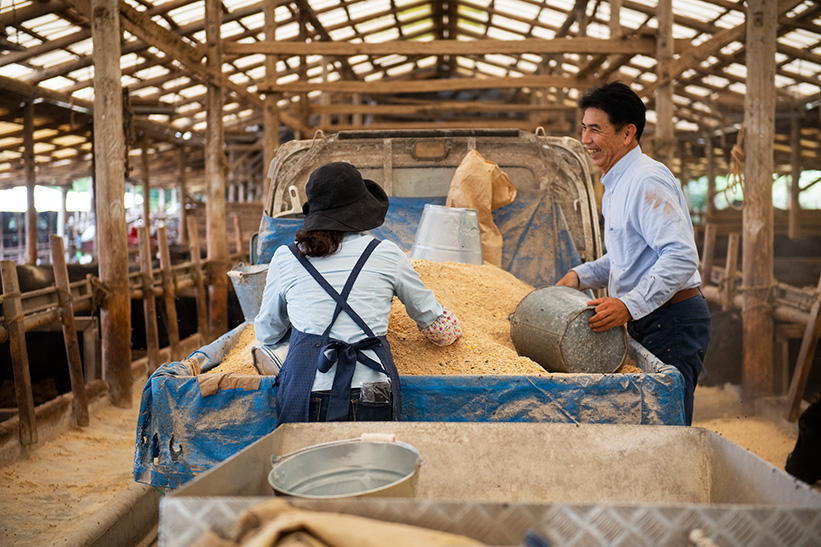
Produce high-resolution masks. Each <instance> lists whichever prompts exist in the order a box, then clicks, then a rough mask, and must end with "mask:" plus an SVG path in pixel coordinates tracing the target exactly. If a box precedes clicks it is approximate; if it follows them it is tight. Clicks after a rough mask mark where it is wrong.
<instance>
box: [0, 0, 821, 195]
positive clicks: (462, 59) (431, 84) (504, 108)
mask: <svg viewBox="0 0 821 547" xmlns="http://www.w3.org/2000/svg"><path fill="white" fill-rule="evenodd" d="M267 3H268V0H265V2H258V1H254V0H223V2H222V7H223V10H222V24H221V35H222V46H223V51H224V58H223V61H224V62H223V64H222V74H223V77H224V78H225V79H224V82H225V84H226V98H225V108H224V111H223V113H224V116H223V118H224V123H225V131H226V149H227V153H228V158H229V161H228V162H227V163H228V165H229V171H230V172H229V180H238V181H240V182H241V181H243V180H245V181H247V182H251V183H253V182H261V179H262V173H263V167H262V164H263V160H262V157H263V155H262V121H263V117H262V104H263V103H262V100H261V99H262V98H264V97H265V94H266V93H269V94H271V93H275V94H276V95H275V96H276V97H277V98H278V105H279V107H280V111H281V115H282V121H283V128H282V130H281V132H280V134H281V138H282V139H283V140H284V139H288V138H293V137H294V136H299V137H301V138H311V137H312V135H313V134H314V132H315V131H316V130H319V129H321V130H322V131H324V132H325V133H328V132H332V131H337V130H341V129H355V128H359V127H364V128H419V127H517V128H520V129H525V130H529V131H533V130H535V129H536V128H537V127H542V128H544V130H545V131H546V132H547V133H548V134H551V133H552V134H557V135H567V134H571V135H577V134H578V132H577V121H576V109H575V103H576V101H577V100H578V97H579V93H580V90H581V91H582V92H583V91H584V89H586V88H587V87H590V86H592V85H595V84H596V83H597V82H601V81H605V80H615V79H619V80H621V81H624V82H625V83H629V84H630V85H631V86H632V87H633V89H634V90H636V91H637V92H638V93H639V94H640V95H642V97H643V98H644V99H645V100H646V102H647V105H648V108H649V112H648V122H649V126H648V135H649V136H650V137H652V133H653V130H654V122H655V112H654V93H653V92H654V90H655V88H656V86H657V85H659V81H658V79H657V77H656V72H657V61H656V56H655V55H654V51H655V50H654V47H655V46H654V43H655V40H654V36H655V32H656V28H657V26H658V22H657V19H656V11H657V5H656V4H657V2H655V1H651V0H621V1H620V2H612V1H610V2H608V1H606V0H453V1H451V0H434V1H429V0H297V1H295V2H282V1H277V0H274V1H273V2H272V3H271V5H272V6H275V10H274V14H275V19H276V24H275V25H273V26H274V27H275V35H276V43H268V44H267V46H266V44H264V43H263V42H265V37H266V22H265V21H266V20H265V15H264V9H263V7H264V4H267ZM619 3H620V4H621V9H620V11H619V14H620V17H619V21H618V24H615V22H612V21H611V19H612V18H611V9H613V5H614V4H616V5H618V4H619ZM90 4H91V3H90V1H89V0H65V1H64V0H40V1H31V0H3V1H2V3H1V4H0V6H1V7H0V53H1V55H0V187H9V186H15V185H20V184H24V183H25V167H24V166H25V162H24V144H23V135H24V110H25V103H26V101H30V100H33V101H34V107H33V108H34V118H33V119H34V122H33V123H34V142H35V144H34V151H35V161H36V165H37V181H38V183H39V184H57V185H61V184H68V183H70V182H71V181H72V180H74V179H76V178H79V177H83V176H88V175H89V174H90V173H91V172H92V154H91V147H92V124H91V113H92V108H93V101H94V87H93V76H94V57H93V44H92V39H91V29H90V24H89V18H88V17H89V16H88V14H89V13H90ZM119 5H120V14H121V21H122V22H123V24H122V28H123V42H122V61H121V68H122V83H123V90H124V97H125V100H124V105H125V109H126V116H125V121H126V131H127V135H128V136H129V142H130V149H131V152H130V154H129V167H130V171H129V177H130V179H131V180H132V182H134V183H136V184H139V183H140V176H141V175H140V159H139V158H140V156H139V154H140V153H141V149H142V147H145V149H146V154H147V155H148V156H149V157H150V158H151V162H150V165H151V181H152V184H159V185H166V186H171V185H174V184H175V182H176V180H177V178H178V176H179V165H180V148H181V147H182V146H184V147H185V156H184V160H183V161H184V163H185V164H186V165H187V172H186V178H187V180H188V182H189V184H191V185H193V186H194V187H195V188H196V186H197V185H198V184H201V181H202V143H203V140H204V137H203V134H204V128H205V114H206V112H205V107H204V105H205V97H206V87H205V85H204V83H203V82H204V80H205V78H206V77H207V75H204V74H205V72H204V69H203V67H204V66H206V65H205V64H203V59H204V57H205V47H206V32H205V4H204V2H203V1H201V0H197V1H191V0H168V1H162V0H156V1H148V0H139V1H138V0H121V1H120V4H119ZM673 11H674V26H673V34H674V38H675V51H676V53H675V56H674V61H673V62H674V67H675V74H676V75H677V77H676V79H675V80H674V103H675V109H674V116H675V126H676V137H677V140H678V141H679V147H678V151H677V158H676V160H674V163H675V165H674V166H673V167H674V170H680V169H681V168H682V159H683V160H684V165H685V169H686V173H687V176H688V177H696V176H699V175H701V174H703V172H704V166H705V161H704V153H705V152H704V149H705V142H706V139H707V138H709V139H710V142H711V143H712V145H713V148H714V152H715V154H716V157H717V158H718V159H719V165H718V169H719V174H721V170H722V169H724V170H725V172H726V169H727V163H726V161H725V160H726V159H728V158H729V151H730V148H731V147H732V145H733V144H734V143H735V139H736V133H737V130H738V127H739V125H740V124H742V123H743V111H744V96H745V93H746V89H745V78H746V72H747V69H746V65H745V51H744V39H745V32H744V31H745V4H744V2H742V1H733V0H673ZM777 32H778V43H777V54H776V63H777V69H776V76H775V78H776V89H777V114H776V126H777V138H776V142H775V149H776V166H777V169H778V170H779V171H781V172H789V169H790V151H791V146H790V142H791V141H790V131H791V128H794V126H795V125H796V121H797V125H798V129H799V131H800V139H801V153H802V160H801V162H802V167H803V168H804V169H821V130H820V129H819V127H821V123H820V122H821V115H819V101H820V100H821V4H819V3H818V2H816V1H814V0H804V1H801V0H781V1H780V2H779V18H778V30H777ZM611 37H621V38H622V39H621V40H620V42H619V44H615V45H614V42H608V43H605V45H604V46H602V43H601V41H602V40H607V39H609V38H611ZM583 38H587V39H591V40H582V39H583ZM571 40H572V41H571ZM319 42H322V44H318V43H319ZM356 44H359V45H358V46H357V45H356ZM379 44H382V46H380V45H379ZM571 44H572V45H571ZM564 45H567V49H564V50H562V49H561V48H562V47H563V46H564ZM268 46H271V47H268ZM266 48H267V49H266ZM323 48H324V49H323ZM570 48H573V49H572V50H574V51H580V50H583V51H582V52H581V53H566V52H565V51H571V49H570ZM264 52H268V53H271V54H274V53H275V54H276V71H275V74H274V76H272V78H273V81H274V82H275V85H272V82H271V80H270V79H269V80H266V66H265V65H266V55H265V54H264ZM643 142H644V140H643ZM651 145H652V140H651V142H650V144H649V145H648V146H651Z"/></svg>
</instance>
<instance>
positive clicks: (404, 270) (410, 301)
mask: <svg viewBox="0 0 821 547" xmlns="http://www.w3.org/2000/svg"><path fill="white" fill-rule="evenodd" d="M394 248H395V249H396V273H397V283H396V289H395V291H396V296H397V297H398V298H399V300H400V301H401V302H402V303H403V304H404V305H405V309H406V310H407V312H408V316H410V318H411V319H413V320H414V321H415V322H416V326H417V327H419V328H420V329H424V328H426V327H428V326H430V325H431V324H433V322H434V321H436V320H437V319H438V318H439V317H440V316H441V315H442V313H443V311H442V306H441V305H440V304H439V303H438V302H437V301H436V296H435V295H434V294H433V291H432V290H430V289H428V288H426V287H425V284H424V283H422V280H421V279H419V274H418V273H416V270H414V269H413V265H411V263H410V260H408V257H407V256H406V255H405V253H403V252H402V250H401V249H399V247H397V246H396V245H394Z"/></svg>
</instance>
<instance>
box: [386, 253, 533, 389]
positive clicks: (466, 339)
mask: <svg viewBox="0 0 821 547" xmlns="http://www.w3.org/2000/svg"><path fill="white" fill-rule="evenodd" d="M411 263H412V264H413V267H414V268H415V269H416V271H417V272H418V273H419V277H420V278H421V279H422V282H423V283H424V284H425V286H426V287H427V288H429V289H431V290H432V291H433V293H434V294H435V295H436V300H437V301H438V302H439V303H440V304H442V305H443V306H444V307H446V308H447V309H449V310H450V311H451V312H453V313H454V314H455V315H456V317H457V318H458V319H459V323H460V324H461V325H462V333H463V336H462V338H461V339H460V340H458V341H456V342H455V343H454V344H452V345H450V346H446V347H438V346H435V345H433V344H431V343H430V341H428V339H427V338H425V337H424V336H423V335H422V334H421V333H420V332H419V331H418V329H417V328H416V323H415V322H414V321H413V320H412V319H411V318H410V317H408V314H407V312H406V311H405V306H404V305H402V303H401V302H399V300H398V299H394V301H393V307H392V308H391V318H390V323H389V327H388V342H390V344H391V351H392V352H393V360H394V362H395V363H396V368H397V369H398V370H399V374H401V375H411V376H412V375H439V374H515V375H529V376H534V375H544V374H547V372H546V371H545V370H544V369H543V368H542V367H541V366H540V365H539V364H537V363H536V362H534V361H532V360H530V359H528V358H527V357H520V356H519V355H518V354H517V353H516V348H515V347H514V346H513V342H512V341H511V339H510V323H509V322H508V319H507V318H508V316H509V315H510V314H511V313H513V311H514V310H515V309H516V306H517V305H518V304H519V302H520V301H521V300H522V298H524V297H525V296H526V295H527V294H529V293H530V292H531V291H533V287H532V286H531V285H528V284H527V283H525V282H524V281H521V280H519V279H517V278H516V277H515V276H514V275H513V274H511V273H510V272H507V271H505V270H503V269H501V268H498V267H496V266H492V265H490V264H484V265H482V266H476V265H472V264H456V263H453V262H443V263H439V262H428V261H426V260H411Z"/></svg>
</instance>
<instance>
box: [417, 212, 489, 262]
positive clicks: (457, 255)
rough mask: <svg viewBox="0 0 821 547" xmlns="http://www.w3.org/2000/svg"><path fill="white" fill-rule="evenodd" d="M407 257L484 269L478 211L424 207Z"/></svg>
mask: <svg viewBox="0 0 821 547" xmlns="http://www.w3.org/2000/svg"><path fill="white" fill-rule="evenodd" d="M408 256H409V257H410V258H421V259H423V260H430V261H431V262H459V263H462V264H477V265H480V266H481V265H482V264H483V263H484V261H483V259H482V234H481V232H480V230H479V213H478V211H477V210H476V209H463V208H460V207H444V206H442V205H432V204H430V203H427V204H425V209H424V210H423V211H422V218H421V219H420V220H419V227H418V228H417V229H416V238H415V239H414V242H413V246H412V247H411V250H410V253H409V254H408Z"/></svg>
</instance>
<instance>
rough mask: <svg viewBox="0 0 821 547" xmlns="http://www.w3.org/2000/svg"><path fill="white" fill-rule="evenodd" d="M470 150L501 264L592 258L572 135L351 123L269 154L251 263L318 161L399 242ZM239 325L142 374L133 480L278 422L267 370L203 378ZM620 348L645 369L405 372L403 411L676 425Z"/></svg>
mask: <svg viewBox="0 0 821 547" xmlns="http://www.w3.org/2000/svg"><path fill="white" fill-rule="evenodd" d="M470 150H476V151H477V152H478V153H479V154H480V155H481V156H482V157H483V158H484V159H486V160H489V161H492V162H495V163H497V164H498V165H499V166H500V167H501V169H502V170H503V171H505V173H507V174H508V176H509V177H510V179H511V181H512V182H513V184H514V185H515V186H516V188H517V196H516V199H515V201H514V202H513V203H511V204H509V205H506V206H504V207H501V208H499V209H497V210H495V211H494V212H493V218H494V223H495V224H496V225H497V227H498V228H499V229H500V231H501V232H502V235H503V238H504V243H503V248H502V267H503V268H504V269H505V270H507V271H509V272H511V273H512V274H514V275H515V276H516V277H518V278H519V279H521V280H523V281H525V282H527V283H529V284H530V285H532V286H534V287H540V286H545V285H552V284H554V283H555V282H556V280H558V279H559V278H560V277H561V276H562V275H563V274H564V273H565V272H566V271H567V269H569V268H570V267H572V266H574V265H577V264H579V263H581V262H582V261H588V260H592V259H595V258H596V257H598V256H601V253H602V245H601V238H600V234H599V224H598V212H597V207H596V201H595V198H594V194H593V179H592V168H591V165H590V161H589V158H588V156H587V153H586V152H585V150H584V148H583V147H582V145H581V143H579V142H578V141H577V140H575V139H572V138H567V137H565V138H557V137H549V136H545V135H544V134H542V132H541V131H537V132H536V133H527V132H523V131H519V130H417V131H360V132H340V133H335V134H332V135H329V136H324V135H322V134H321V133H317V135H316V136H315V137H314V138H313V139H310V140H299V141H290V142H287V143H285V144H283V145H282V146H281V147H280V148H279V149H278V150H277V154H276V156H275V158H274V159H273V160H272V162H271V165H270V169H269V177H270V179H271V184H270V187H269V192H268V196H267V202H266V205H265V210H264V214H263V218H262V219H261V221H260V229H259V233H258V234H257V235H256V236H255V237H254V238H253V239H252V248H251V262H252V264H266V263H267V262H268V261H270V259H271V256H272V255H273V252H274V250H275V249H276V248H277V247H278V246H279V245H281V244H285V243H289V242H291V241H293V234H294V232H295V231H296V230H298V229H299V228H301V226H302V220H301V218H300V215H301V210H302V209H301V206H302V203H303V202H304V200H305V184H306V183H307V180H308V176H309V175H310V173H311V172H312V171H313V170H314V169H315V168H316V167H318V166H319V165H322V164H324V163H327V162H330V161H347V162H349V163H352V164H354V165H355V166H356V167H357V168H358V169H360V171H361V172H362V174H363V176H365V177H367V178H370V179H372V180H374V181H376V182H378V183H379V184H381V185H382V186H383V188H384V189H385V190H386V192H387V193H388V195H389V196H390V209H389V211H388V215H387V217H386V220H385V223H384V224H383V225H382V226H380V227H379V228H377V229H376V230H373V231H372V233H373V234H374V235H375V236H376V237H378V238H380V239H391V240H392V241H394V242H395V243H397V244H398V245H399V246H400V247H402V248H403V249H405V250H410V248H411V246H412V244H413V241H414V236H415V232H416V227H417V225H418V221H419V219H420V217H421V214H422V211H423V209H424V205H425V204H426V203H433V204H440V205H444V203H445V198H446V196H447V193H448V188H449V186H450V182H451V180H452V178H453V174H454V173H455V171H456V169H457V167H458V166H459V164H460V163H461V161H462V159H463V158H464V157H465V155H466V154H467V153H468V151H470ZM246 319H248V320H249V321H250V320H252V319H251V318H246ZM246 326H247V324H242V325H240V326H239V327H237V328H235V329H234V330H232V331H231V332H229V333H227V334H225V335H224V336H223V337H221V338H220V339H218V340H216V341H215V342H213V343H211V344H209V345H207V346H205V347H203V348H200V349H199V350H197V351H195V352H194V353H192V354H191V356H189V357H188V358H187V359H185V360H183V361H180V362H172V363H168V364H165V365H163V366H161V367H160V368H158V369H157V371H155V372H154V374H152V376H151V377H150V378H149V379H148V382H147V383H146V386H145V388H144V390H143V396H142V401H141V407H140V416H139V423H138V429H137V446H136V454H135V464H134V478H135V480H136V481H138V482H145V483H148V484H152V485H154V486H155V487H157V488H160V489H164V490H170V489H175V488H177V487H179V486H180V485H182V484H183V483H185V482H186V481H188V480H190V479H192V478H193V477H195V476H196V475H198V474H199V473H201V472H203V471H206V470H208V469H210V468H211V467H213V466H215V465H217V464H219V463H220V462H221V461H223V460H224V459H226V458H228V457H230V456H231V455H233V454H234V453H236V452H238V451H239V450H240V449H242V448H244V447H245V446H247V445H249V444H251V443H252V442H255V441H256V440H258V439H260V438H261V437H263V436H264V435H266V434H268V433H269V432H271V431H272V430H273V429H274V428H275V427H276V415H275V396H276V377H275V376H254V377H251V376H244V377H242V378H232V379H216V378H214V377H215V376H218V375H216V374H208V375H203V374H201V373H202V372H203V371H207V370H209V369H211V368H213V367H215V366H217V365H218V364H219V363H220V361H221V360H222V358H223V357H224V356H225V355H226V354H227V352H228V351H229V350H230V349H231V348H232V347H233V346H234V345H235V344H236V342H237V339H238V337H239V334H240V333H241V332H242V330H244V329H245V328H246ZM628 356H629V357H630V358H631V359H632V360H633V361H634V362H635V363H636V365H637V366H638V367H639V368H640V369H641V370H642V371H643V373H635V374H548V375H545V376H501V375H498V376H491V375H462V376H403V377H402V394H403V418H404V420H406V421H428V422H450V421H461V422H504V421H506V422H563V423H619V424H656V425H682V424H683V423H684V404H683V394H684V387H683V386H684V382H683V379H682V377H681V374H680V373H679V372H678V371H677V370H676V369H675V368H674V367H672V366H668V365H665V364H664V363H662V362H661V361H659V360H658V359H657V358H656V357H655V356H653V355H652V354H650V353H649V352H648V351H647V350H646V349H644V348H643V347H641V346H640V345H639V344H637V343H636V342H635V341H633V340H628ZM591 358H595V357H591ZM204 376H209V377H210V378H208V379H204Z"/></svg>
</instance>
